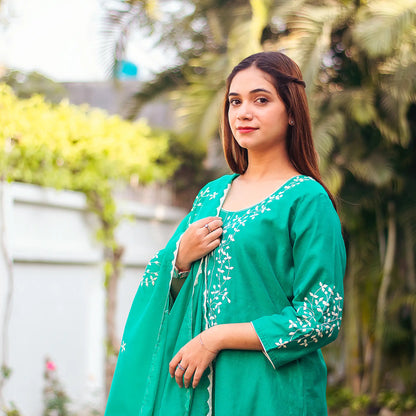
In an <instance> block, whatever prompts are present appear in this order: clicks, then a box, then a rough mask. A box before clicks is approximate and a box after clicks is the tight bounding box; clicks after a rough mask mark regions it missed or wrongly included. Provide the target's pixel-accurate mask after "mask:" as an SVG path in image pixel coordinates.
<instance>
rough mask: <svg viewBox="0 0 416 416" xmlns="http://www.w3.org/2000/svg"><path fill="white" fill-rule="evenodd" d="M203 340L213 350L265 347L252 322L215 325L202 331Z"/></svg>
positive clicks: (258, 349) (257, 348) (260, 348)
mask: <svg viewBox="0 0 416 416" xmlns="http://www.w3.org/2000/svg"><path fill="white" fill-rule="evenodd" d="M201 341H202V342H203V343H204V346H205V347H206V348H208V349H211V350H213V351H220V350H257V351H260V350H262V349H263V347H262V345H261V342H260V340H259V337H258V336H257V333H256V331H255V330H254V327H253V325H252V324H251V323H250V322H245V323H236V324H222V325H216V326H213V327H211V328H209V329H207V330H205V331H204V332H202V334H201Z"/></svg>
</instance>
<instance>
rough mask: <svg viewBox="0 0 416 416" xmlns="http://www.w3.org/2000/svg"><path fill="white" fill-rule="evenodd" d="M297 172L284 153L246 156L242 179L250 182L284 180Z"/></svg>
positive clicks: (250, 153)
mask: <svg viewBox="0 0 416 416" xmlns="http://www.w3.org/2000/svg"><path fill="white" fill-rule="evenodd" d="M298 173H299V172H297V171H296V169H295V168H294V167H293V165H292V163H291V162H290V160H289V157H288V155H287V153H286V151H279V152H267V153H263V152H262V153H255V152H249V154H248V167H247V170H246V171H245V173H244V177H245V178H246V179H250V180H259V179H284V178H287V177H291V176H294V175H296V174H298Z"/></svg>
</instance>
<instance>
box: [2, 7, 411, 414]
mask: <svg viewBox="0 0 416 416" xmlns="http://www.w3.org/2000/svg"><path fill="white" fill-rule="evenodd" d="M262 50H279V51H282V52H284V53H286V54H287V55H289V56H290V57H291V58H293V59H294V60H295V61H296V62H297V63H298V65H299V66H300V67H301V69H302V73H303V76H304V80H305V82H306V85H307V87H306V91H307V94H308V100H309V106H310V111H311V115H312V119H313V131H314V139H315V143H316V147H317V150H318V152H319V156H320V168H321V172H322V175H323V177H324V180H325V182H326V183H327V185H328V187H329V188H330V189H331V191H332V192H334V193H335V194H336V195H337V200H338V210H339V214H340V217H341V221H342V224H343V228H344V236H345V241H346V246H347V252H348V265H347V273H346V276H345V292H346V293H345V299H346V302H345V312H344V319H343V326H342V331H341V334H340V336H339V337H338V339H337V341H336V342H335V343H333V344H331V345H330V346H328V347H326V348H325V349H324V355H325V358H326V361H327V364H328V392H327V393H328V394H327V398H328V404H329V407H330V414H331V415H345V416H348V415H416V270H415V254H416V246H415V241H416V221H415V219H416V218H415V217H416V150H415V139H416V1H415V0H395V1H394V2H392V1H390V0H366V1H364V0H321V1H311V0H309V1H308V0H288V1H283V0H282V1H280V0H274V1H273V0H251V1H245V0H233V1H231V0H228V1H226V0H201V1H190V0H189V1H188V0H153V1H152V0H149V1H136V0H111V1H110V0H73V1H71V2H66V1H64V0H38V1H36V2H27V1H24V0H1V1H0V169H1V170H0V174H1V188H0V227H1V228H0V234H1V249H2V250H1V256H0V308H1V309H0V318H1V321H0V325H1V327H0V331H1V335H0V337H1V345H0V353H1V357H0V359H1V373H0V410H1V411H2V412H3V413H4V414H6V415H15V416H17V415H33V416H38V415H94V414H97V415H100V414H102V413H103V409H104V406H105V400H106V395H107V393H108V389H109V386H110V383H111V377H112V373H113V371H114V366H115V362H116V359H117V353H118V350H119V348H120V337H121V332H122V329H123V326H124V322H125V320H126V317H127V313H128V310H129V306H130V303H131V300H132V298H133V296H134V293H135V290H136V289H137V286H138V284H139V282H140V278H141V275H142V273H143V270H144V267H145V265H146V262H147V261H148V260H149V259H150V257H151V256H152V254H154V253H155V251H156V250H158V249H160V248H162V247H163V245H164V244H165V242H166V241H167V239H168V238H169V237H170V235H171V233H172V231H173V230H174V228H175V225H176V224H177V223H178V222H179V221H180V219H181V218H182V217H183V216H184V215H185V213H186V210H187V209H189V207H190V205H191V204H192V200H193V198H194V197H195V195H196V193H197V191H198V189H199V188H200V187H201V186H202V185H203V184H205V183H206V182H207V181H209V180H210V179H213V178H216V177H218V176H219V175H221V174H223V173H226V172H228V168H227V167H226V165H225V162H224V160H223V156H222V153H221V152H222V149H221V141H220V138H219V134H218V130H219V114H220V107H221V102H222V97H223V93H224V85H225V78H226V76H227V75H228V73H229V72H230V70H231V69H232V68H233V66H234V65H235V64H237V63H238V62H239V61H240V60H241V59H243V58H244V57H246V56H247V55H249V54H251V53H255V52H258V51H262Z"/></svg>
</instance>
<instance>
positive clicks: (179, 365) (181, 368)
mask: <svg viewBox="0 0 416 416" xmlns="http://www.w3.org/2000/svg"><path fill="white" fill-rule="evenodd" d="M178 368H179V370H182V371H185V370H186V368H183V367H182V366H181V363H179V364H178Z"/></svg>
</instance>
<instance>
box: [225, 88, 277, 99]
mask: <svg viewBox="0 0 416 416" xmlns="http://www.w3.org/2000/svg"><path fill="white" fill-rule="evenodd" d="M258 92H265V93H267V94H272V93H271V91H269V90H265V89H264V88H256V89H254V90H251V91H250V94H256V93H258ZM236 95H240V94H238V93H236V92H230V93H228V96H229V97H231V96H236Z"/></svg>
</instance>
